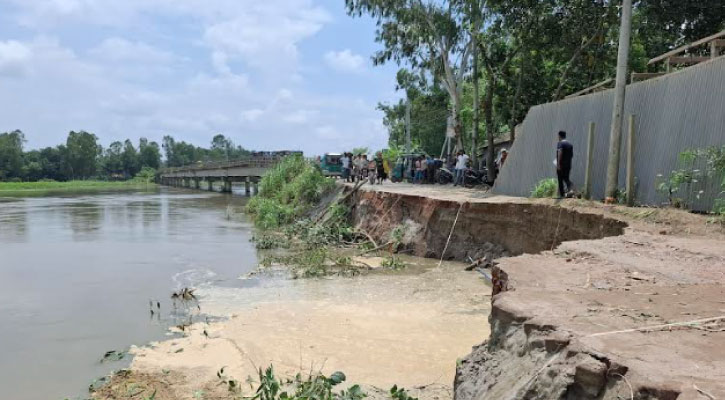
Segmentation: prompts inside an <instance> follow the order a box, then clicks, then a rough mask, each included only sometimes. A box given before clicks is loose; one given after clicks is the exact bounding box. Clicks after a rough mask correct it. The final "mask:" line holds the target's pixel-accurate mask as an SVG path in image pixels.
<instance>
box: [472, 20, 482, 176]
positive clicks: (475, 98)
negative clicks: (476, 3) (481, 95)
mask: <svg viewBox="0 0 725 400" xmlns="http://www.w3.org/2000/svg"><path fill="white" fill-rule="evenodd" d="M477 12H478V11H477V10H474V15H475V16H476V18H477V20H478V15H477V14H476V13H477ZM474 26H475V30H474V31H473V32H472V33H471V41H472V46H473V51H472V55H473V131H472V132H471V165H473V167H474V168H475V169H478V163H477V162H476V161H477V160H476V159H477V157H476V153H478V148H477V145H478V144H477V141H478V122H479V120H480V116H479V108H480V105H479V99H478V40H476V38H477V37H476V35H477V34H478V23H475V24H474Z"/></svg>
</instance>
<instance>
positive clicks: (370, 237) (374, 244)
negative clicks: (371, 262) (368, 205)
mask: <svg viewBox="0 0 725 400" xmlns="http://www.w3.org/2000/svg"><path fill="white" fill-rule="evenodd" d="M358 229H359V230H360V232H362V234H363V235H365V236H366V237H367V238H368V240H369V241H370V243H372V244H373V246H375V247H378V243H377V242H376V241H375V239H373V237H372V236H370V234H369V233H367V232H365V229H361V228H358Z"/></svg>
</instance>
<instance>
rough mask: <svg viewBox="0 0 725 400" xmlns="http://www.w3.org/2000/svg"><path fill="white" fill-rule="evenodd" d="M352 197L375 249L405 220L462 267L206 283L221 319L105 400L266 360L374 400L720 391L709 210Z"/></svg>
mask: <svg viewBox="0 0 725 400" xmlns="http://www.w3.org/2000/svg"><path fill="white" fill-rule="evenodd" d="M351 189H352V188H351V187H348V188H347V189H346V190H348V191H349V190H351ZM348 198H349V203H348V205H349V206H350V207H351V213H352V214H351V218H352V219H353V221H354V222H355V224H356V225H357V227H358V228H359V229H361V230H363V231H365V232H367V233H368V234H369V235H370V236H371V237H372V238H373V239H374V240H375V241H377V242H378V243H385V241H386V240H388V239H389V238H390V233H391V232H392V231H394V230H396V229H403V230H404V231H405V233H406V234H405V235H404V237H405V238H406V239H405V240H404V241H403V242H401V243H399V245H398V246H397V248H398V249H399V250H402V251H408V252H412V253H413V254H416V255H419V256H427V257H431V259H430V260H431V261H429V262H432V263H433V264H435V265H437V260H438V259H439V258H443V259H455V260H460V261H467V263H465V264H460V263H459V264H448V263H446V262H444V263H443V267H442V268H440V269H438V268H435V267H434V268H432V269H430V270H429V271H426V272H423V273H395V274H393V275H387V274H386V275H378V274H368V275H364V276H358V277H354V278H332V279H315V280H298V281H288V280H277V281H269V282H268V285H269V286H265V287H260V288H252V289H242V290H235V289H211V290H209V291H202V292H201V293H203V294H204V296H205V298H204V299H203V300H202V303H203V304H204V303H205V302H207V303H208V306H207V305H206V304H205V305H204V306H205V307H208V309H209V310H213V311H214V312H216V313H219V314H220V315H226V316H228V317H229V319H228V320H226V321H223V322H219V323H211V324H200V325H196V326H194V327H192V331H191V332H190V333H189V334H188V336H187V337H185V338H183V339H174V340H170V341H165V342H161V343H157V344H154V345H152V346H150V347H147V348H141V349H139V350H137V357H136V358H135V360H134V364H133V368H134V372H132V374H135V375H132V376H131V377H130V378H129V377H122V378H121V379H118V380H116V381H115V386H114V385H111V387H110V388H109V391H106V392H103V393H102V394H103V395H105V396H106V397H102V398H114V399H115V398H126V397H123V396H117V394H118V393H120V392H122V391H124V390H127V389H128V385H129V384H133V383H134V382H138V381H143V382H147V383H150V384H151V386H150V387H149V390H151V388H160V389H159V393H160V397H159V396H157V397H156V398H157V399H158V398H161V399H167V398H168V399H172V398H173V399H176V398H179V399H186V398H190V399H191V398H231V397H232V395H231V394H230V393H229V392H228V390H227V387H226V386H225V385H224V384H222V383H221V382H220V380H221V379H220V377H219V376H218V375H217V374H216V373H217V372H220V371H221V368H222V367H225V369H224V371H223V375H224V376H225V377H226V375H227V374H228V375H230V376H233V377H234V379H236V380H238V381H239V382H242V383H245V382H246V379H247V377H248V376H251V377H252V381H251V382H250V383H249V384H243V385H242V386H244V389H245V390H247V392H249V391H252V390H253V389H254V388H255V387H256V386H255V382H253V381H254V377H255V376H256V375H255V370H256V367H264V366H266V365H267V364H274V365H275V366H276V368H277V370H278V371H280V372H281V374H282V375H283V376H284V375H286V376H290V375H294V374H296V373H297V372H300V371H301V372H303V373H304V372H307V373H309V372H310V371H312V372H315V371H318V370H319V371H322V372H323V373H327V374H329V373H330V372H332V371H334V370H344V371H345V372H346V373H347V375H348V380H349V382H351V383H361V384H363V385H364V387H365V388H366V389H367V390H368V392H369V393H370V394H372V395H373V397H376V396H379V397H386V396H385V393H384V392H381V391H380V390H378V389H376V388H382V389H383V390H384V389H385V387H386V386H387V385H390V384H393V383H395V384H399V385H404V386H407V387H409V388H413V389H415V390H418V391H417V392H414V393H413V394H414V395H418V396H420V397H422V398H451V397H454V398H456V399H460V400H468V399H519V398H526V399H539V398H540V399H619V398H632V399H662V400H665V399H690V398H692V399H698V398H707V396H716V397H720V396H722V395H725V387H724V386H723V385H722V379H721V378H722V376H721V371H723V370H725V365H723V364H722V360H723V359H725V353H723V352H725V350H723V349H725V340H724V338H725V336H723V335H725V332H724V330H723V328H722V326H723V324H722V322H723V320H724V319H725V317H721V316H722V315H724V314H725V310H724V309H723V306H722V304H723V303H722V299H723V298H725V292H724V291H723V285H724V284H725V282H724V280H723V276H724V275H723V274H724V273H725V246H722V243H723V232H722V228H721V227H720V226H718V225H713V224H710V223H708V221H707V219H706V218H705V217H702V216H696V215H692V214H687V213H683V212H678V211H672V210H658V209H630V208H626V207H618V206H611V207H610V206H602V205H599V204H595V203H588V202H582V201H576V200H572V201H563V202H554V201H552V200H528V199H515V198H505V197H492V198H480V197H478V193H475V192H470V191H454V192H441V193H436V192H435V191H432V192H431V193H428V194H427V195H425V194H423V193H420V189H419V188H418V187H414V188H411V191H410V193H408V192H407V187H406V186H405V185H394V186H389V185H385V186H382V187H364V188H362V189H361V190H360V191H359V192H358V193H354V194H352V195H351V196H349V197H348ZM449 238H450V240H449ZM433 257H434V258H433ZM497 257H498V258H497ZM478 258H481V259H483V261H481V260H477V259H478ZM471 261H479V263H477V264H478V266H481V267H488V268H490V271H487V272H486V271H484V272H486V273H488V274H490V275H491V276H492V280H493V288H492V289H489V288H488V287H486V286H484V285H483V284H482V283H481V282H480V274H478V272H475V271H470V272H465V271H464V267H465V266H466V265H468V263H469V262H471ZM411 272H412V271H411ZM490 295H493V297H489V296H490ZM489 307H491V308H489ZM489 310H491V315H490V318H488V313H489ZM486 319H488V322H489V323H486V322H485V321H486ZM692 321H695V322H694V323H693V322H692ZM489 326H490V330H489ZM471 348H473V351H471ZM463 354H467V355H466V356H464V357H463V358H462V359H461V356H462V355H463ZM457 360H458V361H457ZM454 370H455V378H449V377H450V376H451V373H452V372H453V371H454ZM436 372H437V373H438V374H436ZM436 375H437V376H436ZM134 379H137V381H134ZM124 385H125V386H124ZM113 390H115V391H116V392H113ZM149 393H150V392H149ZM164 396H166V397H164ZM195 396H196V397H195ZM200 396H201V397H200ZM203 396H208V397H203ZM703 396H705V397H703Z"/></svg>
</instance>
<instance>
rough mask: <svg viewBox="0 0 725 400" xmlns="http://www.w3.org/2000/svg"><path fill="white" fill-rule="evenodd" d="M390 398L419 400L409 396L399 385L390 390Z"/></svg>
mask: <svg viewBox="0 0 725 400" xmlns="http://www.w3.org/2000/svg"><path fill="white" fill-rule="evenodd" d="M390 397H391V398H392V399H393V400H418V398H417V397H413V396H411V395H409V394H408V392H407V391H406V390H405V389H403V388H399V387H398V385H394V386H393V387H392V388H390Z"/></svg>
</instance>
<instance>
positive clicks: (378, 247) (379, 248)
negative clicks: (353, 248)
mask: <svg viewBox="0 0 725 400" xmlns="http://www.w3.org/2000/svg"><path fill="white" fill-rule="evenodd" d="M391 244H393V242H385V243H383V244H381V245H380V246H377V247H375V248H373V249H368V250H365V251H363V252H362V253H360V255H361V256H362V255H365V254H368V253H374V252H376V251H378V250H382V249H383V248H384V247H385V246H388V245H391Z"/></svg>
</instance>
